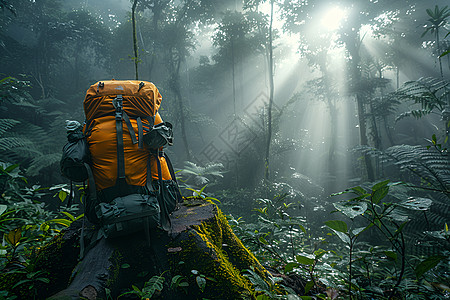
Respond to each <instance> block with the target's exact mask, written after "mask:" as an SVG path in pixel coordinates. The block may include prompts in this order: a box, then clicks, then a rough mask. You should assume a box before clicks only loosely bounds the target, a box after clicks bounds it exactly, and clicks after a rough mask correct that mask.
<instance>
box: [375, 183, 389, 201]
mask: <svg viewBox="0 0 450 300" xmlns="http://www.w3.org/2000/svg"><path fill="white" fill-rule="evenodd" d="M384 182H385V181H383V183H384ZM386 184H387V183H386ZM374 188H375V187H374ZM388 192H389V186H387V185H385V186H380V187H379V188H377V189H376V190H373V191H372V202H373V203H375V204H378V203H380V201H381V200H382V199H383V198H384V197H386V195H387V194H388Z"/></svg>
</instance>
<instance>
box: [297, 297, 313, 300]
mask: <svg viewBox="0 0 450 300" xmlns="http://www.w3.org/2000/svg"><path fill="white" fill-rule="evenodd" d="M300 299H302V300H314V298H313V297H311V296H300Z"/></svg>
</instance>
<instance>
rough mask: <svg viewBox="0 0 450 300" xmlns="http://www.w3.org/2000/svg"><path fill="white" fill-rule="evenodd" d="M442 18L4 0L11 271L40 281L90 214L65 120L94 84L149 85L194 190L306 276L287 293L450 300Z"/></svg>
mask: <svg viewBox="0 0 450 300" xmlns="http://www.w3.org/2000/svg"><path fill="white" fill-rule="evenodd" d="M133 16H134V19H135V23H134V25H135V29H136V30H135V33H133V21H132V19H133ZM449 21H450V8H449V7H448V2H447V1H419V0H416V1H414V0H403V1H395V0H394V1H393V0H391V1H385V0H379V1H368V0H367V1H366V0H364V1H363V0H359V1H355V0H353V1H352V0H340V1H300V0H298V1H287V0H286V1H284V0H282V1H280V0H278V1H275V0H267V1H263V0H246V1H237V0H234V1H215V0H179V1H169V0H136V1H135V0H133V1H126V0H123V1H120V0H109V1H93V0H91V1H88V0H83V1H77V0H65V1H58V0H17V1H9V0H0V195H1V197H0V204H1V205H0V208H1V209H0V213H1V216H0V230H1V232H2V234H4V239H3V244H2V246H1V250H0V255H1V256H0V261H1V262H2V264H3V265H4V266H7V265H8V264H9V263H11V262H12V261H15V260H16V259H18V257H20V259H21V260H22V261H23V263H24V264H26V265H27V268H28V269H27V270H29V272H30V273H32V260H31V258H30V253H32V252H33V251H34V250H33V248H36V247H39V246H40V245H42V244H43V243H45V242H46V241H47V240H48V239H50V238H51V237H52V236H54V235H55V234H57V233H58V232H59V230H61V229H62V228H63V227H65V226H69V225H70V223H71V222H73V221H74V220H75V219H77V218H79V217H81V216H82V215H81V214H82V212H83V211H82V209H80V207H81V205H80V203H79V200H78V199H79V198H80V195H81V194H82V190H81V186H74V187H73V188H72V190H73V191H74V192H73V193H72V192H71V189H70V183H69V182H68V180H67V179H65V178H63V177H62V176H61V175H60V171H59V160H60V158H61V149H62V147H63V146H64V144H65V143H66V131H65V128H64V126H65V120H78V121H80V122H83V121H84V112H83V107H82V102H83V99H84V95H85V92H86V90H87V89H88V88H89V86H90V85H92V84H94V83H96V82H97V81H100V80H109V79H118V80H119V79H121V80H122V79H136V77H138V79H139V80H145V81H151V82H153V83H154V84H155V85H156V86H157V87H158V88H159V90H160V92H161V94H162V96H163V102H162V109H161V111H160V113H161V115H162V117H163V119H164V120H165V121H169V122H171V123H172V124H174V131H175V145H174V146H173V147H171V148H168V149H167V153H168V154H169V156H170V157H171V159H172V161H173V163H174V166H175V169H176V170H178V171H179V172H178V175H179V177H180V181H181V187H182V192H183V194H184V195H186V196H187V195H198V196H200V197H203V198H205V199H209V200H212V201H214V202H215V203H217V204H218V206H219V207H220V208H221V209H222V210H223V211H224V212H225V213H226V214H228V215H229V221H230V223H231V224H232V225H233V226H234V230H235V232H236V233H237V234H238V236H239V237H240V238H241V239H242V240H243V242H244V244H245V245H246V246H247V247H249V248H250V249H251V250H252V251H253V252H254V253H255V254H256V255H257V257H258V258H259V259H260V260H261V262H262V263H263V264H264V265H265V266H267V267H270V268H273V269H275V270H277V271H278V272H281V273H284V274H286V275H290V276H291V275H293V274H296V275H299V276H302V278H304V279H305V286H304V295H297V296H296V295H294V293H293V292H292V291H289V290H287V291H285V294H286V293H287V294H289V295H290V296H291V297H300V296H303V297H313V296H314V297H319V298H320V297H322V298H320V299H325V298H326V297H329V299H337V298H338V297H341V298H343V299H344V298H346V299H350V298H351V299H444V298H448V297H450V277H449V276H450V274H449V268H448V266H449V250H450V249H449V245H450V233H449V231H448V221H449V213H450V202H449V200H450V199H449V191H450V188H449V186H450V168H449V156H448V145H449V142H448V135H449V128H450V95H449V92H450V85H449V78H450V54H448V51H449V49H450V48H449V47H450V36H449V30H450V24H449ZM134 46H136V48H134ZM135 49H136V52H135ZM136 54H137V55H136ZM72 196H75V199H74V204H73V205H71V206H66V204H67V201H68V199H69V198H72ZM55 220H56V221H55ZM14 237H15V238H14ZM33 276H35V277H30V278H31V279H32V280H37V279H38V278H41V279H42V280H45V274H34V275H33ZM40 276H41V277H40ZM252 276H256V275H255V274H251V273H250V275H249V277H250V280H252V282H253V283H254V284H255V286H256V285H257V282H258V281H257V278H256V279H255V278H254V277H252ZM33 282H34V281H33ZM260 289H262V290H263V293H264V295H265V296H266V297H268V298H263V299H278V298H280V297H288V296H286V295H285V296H281V294H280V293H279V292H280V290H279V289H278V288H277V286H276V284H275V283H274V285H273V286H270V285H266V286H263V287H260ZM8 293H9V294H8ZM3 296H4V297H5V298H6V299H13V298H7V297H11V293H10V291H7V290H5V291H0V297H3ZM277 297H278V298H277ZM289 299H297V298H289ZM303 299H310V298H303Z"/></svg>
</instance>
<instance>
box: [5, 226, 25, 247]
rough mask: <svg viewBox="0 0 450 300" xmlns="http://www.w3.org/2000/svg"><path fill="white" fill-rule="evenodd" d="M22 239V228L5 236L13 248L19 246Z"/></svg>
mask: <svg viewBox="0 0 450 300" xmlns="http://www.w3.org/2000/svg"><path fill="white" fill-rule="evenodd" d="M21 238H22V229H20V228H16V229H14V230H11V231H10V232H8V234H6V235H5V240H6V241H7V242H8V244H10V245H11V246H13V247H15V246H17V245H18V244H19V242H20V239H21Z"/></svg>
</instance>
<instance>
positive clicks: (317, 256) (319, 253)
mask: <svg viewBox="0 0 450 300" xmlns="http://www.w3.org/2000/svg"><path fill="white" fill-rule="evenodd" d="M326 253H327V251H325V250H323V249H317V250H316V251H314V256H315V259H316V260H318V259H320V258H321V257H322V256H324V255H325V254H326Z"/></svg>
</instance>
